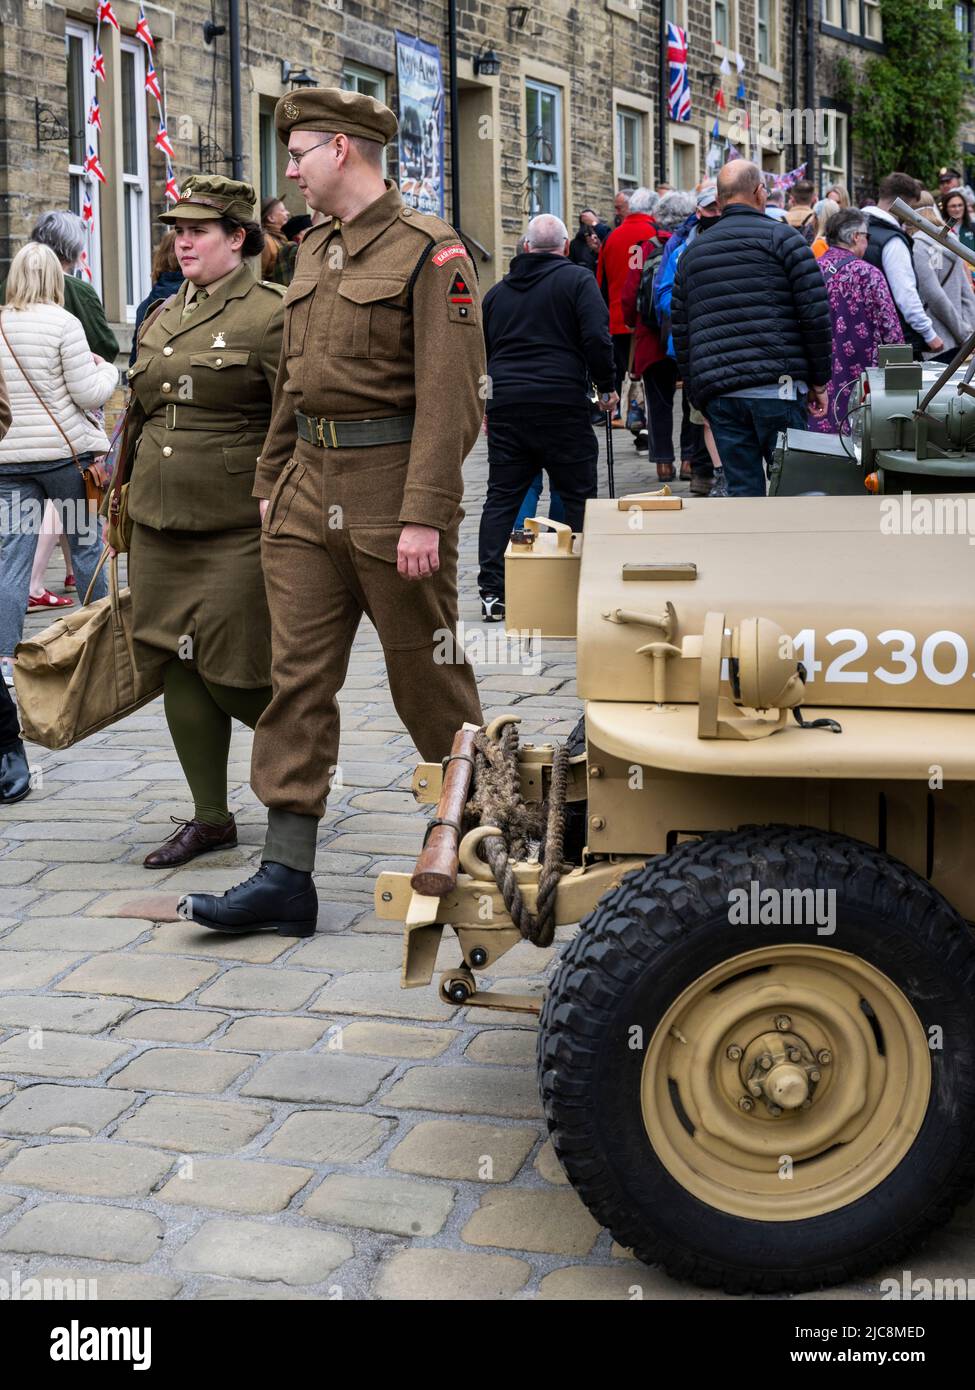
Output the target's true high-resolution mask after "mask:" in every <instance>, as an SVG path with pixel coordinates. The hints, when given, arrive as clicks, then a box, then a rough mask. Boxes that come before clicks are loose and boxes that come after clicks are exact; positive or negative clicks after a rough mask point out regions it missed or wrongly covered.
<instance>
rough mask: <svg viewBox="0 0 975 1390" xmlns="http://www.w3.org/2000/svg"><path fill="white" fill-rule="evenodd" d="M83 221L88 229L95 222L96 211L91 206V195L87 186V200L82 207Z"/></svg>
mask: <svg viewBox="0 0 975 1390" xmlns="http://www.w3.org/2000/svg"><path fill="white" fill-rule="evenodd" d="M81 220H82V222H84V224H85V226H86V227H90V226H91V224H92V223H93V222H94V220H95V209H94V208H93V207H92V205H91V194H90V193H89V191H88V186H87V184H86V186H85V200H84V202H83V203H82V205H81Z"/></svg>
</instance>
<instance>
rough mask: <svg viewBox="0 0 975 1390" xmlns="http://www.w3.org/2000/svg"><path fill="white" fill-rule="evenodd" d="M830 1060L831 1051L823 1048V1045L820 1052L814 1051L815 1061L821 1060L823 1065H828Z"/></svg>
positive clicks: (831, 1058)
mask: <svg viewBox="0 0 975 1390" xmlns="http://www.w3.org/2000/svg"><path fill="white" fill-rule="evenodd" d="M832 1060H833V1054H832V1052H830V1051H829V1049H828V1048H825V1047H824V1048H823V1049H822V1051H821V1052H817V1053H816V1061H817V1062H822V1064H823V1066H824V1067H828V1066H829V1064H830V1062H832Z"/></svg>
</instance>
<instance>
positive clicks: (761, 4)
mask: <svg viewBox="0 0 975 1390" xmlns="http://www.w3.org/2000/svg"><path fill="white" fill-rule="evenodd" d="M755 27H756V37H755V45H756V49H757V52H758V61H759V62H760V63H763V64H764V65H765V67H767V68H777V67H778V65H779V33H778V29H779V6H778V0H757V3H756V6H755Z"/></svg>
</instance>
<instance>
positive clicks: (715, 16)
mask: <svg viewBox="0 0 975 1390" xmlns="http://www.w3.org/2000/svg"><path fill="white" fill-rule="evenodd" d="M712 5H713V10H712V28H713V32H714V41H715V43H720V44H721V45H722V47H724V48H730V47H731V0H712Z"/></svg>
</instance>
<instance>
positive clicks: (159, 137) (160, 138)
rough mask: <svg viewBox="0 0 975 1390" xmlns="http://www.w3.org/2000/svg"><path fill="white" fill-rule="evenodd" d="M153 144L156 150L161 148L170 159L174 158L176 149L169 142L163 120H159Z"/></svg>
mask: <svg viewBox="0 0 975 1390" xmlns="http://www.w3.org/2000/svg"><path fill="white" fill-rule="evenodd" d="M153 144H154V145H155V147H156V149H157V150H162V152H163V154H165V155H168V156H169V158H170V159H175V158H176V151H175V150H174V149H173V147H172V145H171V144H170V143H169V136H168V135H167V134H166V124H165V122H164V121H160V123H159V129H158V130H157V131H156V138H155V140H154V141H153Z"/></svg>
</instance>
